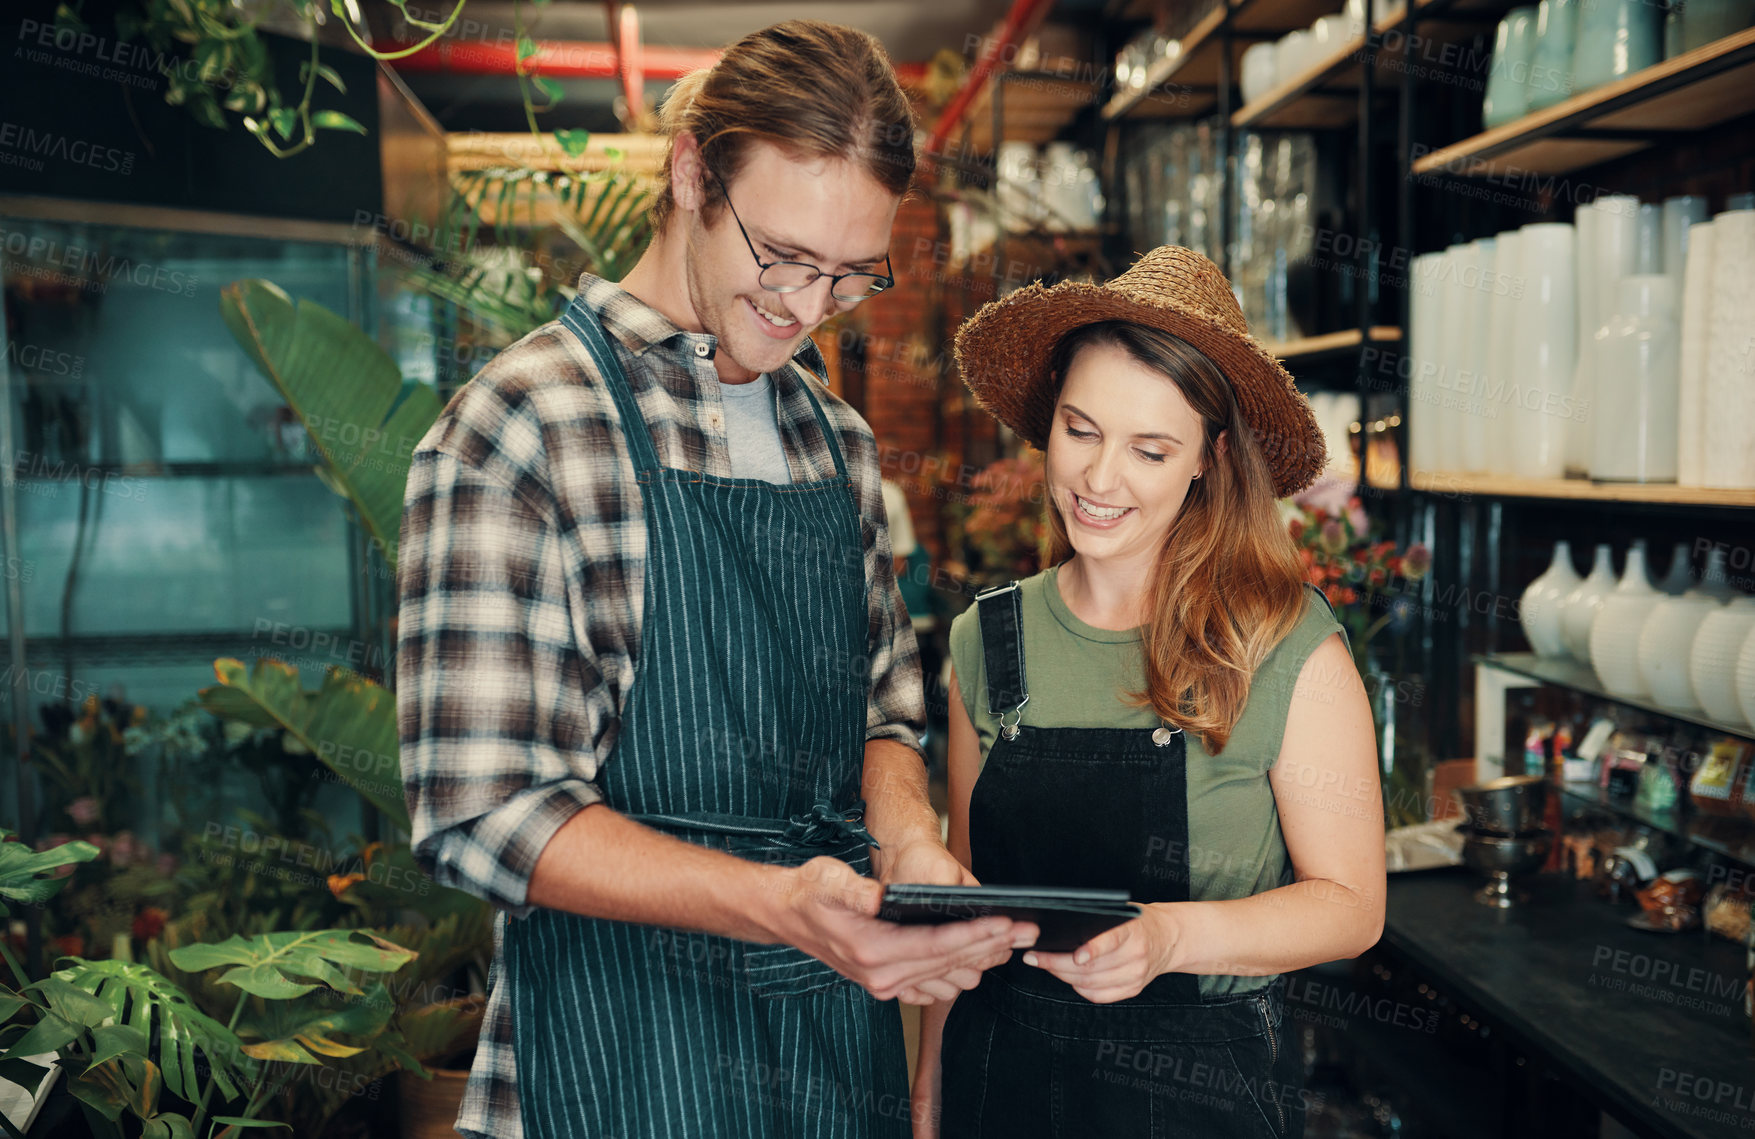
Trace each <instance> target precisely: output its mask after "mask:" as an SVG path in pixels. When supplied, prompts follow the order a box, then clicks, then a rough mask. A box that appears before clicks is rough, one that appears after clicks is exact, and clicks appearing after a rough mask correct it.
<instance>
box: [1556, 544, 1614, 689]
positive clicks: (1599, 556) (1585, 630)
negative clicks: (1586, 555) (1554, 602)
mask: <svg viewBox="0 0 1755 1139" xmlns="http://www.w3.org/2000/svg"><path fill="white" fill-rule="evenodd" d="M1614 588H1615V566H1614V563H1613V561H1612V560H1611V559H1610V557H1609V544H1608V543H1607V542H1599V543H1597V551H1596V555H1595V557H1594V558H1593V559H1592V562H1591V567H1590V575H1589V576H1588V577H1586V578H1585V579H1584V580H1583V581H1581V582H1579V583H1578V584H1577V585H1575V586H1573V587H1572V588H1571V589H1570V590H1568V591H1567V593H1566V596H1565V597H1562V598H1561V599H1560V639H1561V641H1562V642H1563V643H1564V644H1565V646H1566V652H1567V654H1568V655H1570V656H1571V657H1572V659H1574V660H1576V661H1578V662H1579V663H1581V664H1589V663H1590V627H1591V622H1592V621H1594V620H1595V619H1596V615H1597V608H1598V607H1599V606H1601V605H1602V603H1603V598H1604V597H1605V596H1607V595H1608V593H1609V591H1610V590H1611V589H1614Z"/></svg>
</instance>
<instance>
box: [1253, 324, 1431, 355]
mask: <svg viewBox="0 0 1755 1139" xmlns="http://www.w3.org/2000/svg"><path fill="white" fill-rule="evenodd" d="M1401 338H1402V330H1401V329H1399V328H1397V327H1396V326H1395V325H1393V324H1379V325H1373V326H1372V328H1371V340H1372V342H1373V343H1382V342H1385V341H1390V340H1400V339H1401ZM1364 342H1365V338H1364V337H1363V336H1361V335H1359V330H1358V329H1357V328H1345V329H1342V330H1341V331H1339V332H1325V333H1323V334H1322V335H1321V336H1306V337H1304V338H1302V339H1300V340H1283V341H1281V342H1279V343H1278V344H1264V345H1262V347H1263V348H1266V349H1267V350H1268V351H1269V352H1272V353H1273V354H1274V356H1275V357H1277V358H1278V359H1279V360H1280V361H1282V362H1284V363H1292V362H1294V361H1298V360H1307V359H1309V358H1310V357H1312V356H1320V355H1323V354H1325V353H1329V352H1339V351H1343V350H1345V349H1349V348H1357V347H1359V346H1360V345H1361V344H1363V343H1364Z"/></svg>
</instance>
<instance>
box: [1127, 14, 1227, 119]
mask: <svg viewBox="0 0 1755 1139" xmlns="http://www.w3.org/2000/svg"><path fill="white" fill-rule="evenodd" d="M1224 22H1225V5H1224V4H1223V3H1220V4H1216V5H1214V7H1213V10H1212V11H1211V12H1208V13H1207V14H1206V15H1204V16H1202V17H1201V18H1200V19H1199V20H1198V21H1196V22H1195V25H1194V27H1192V28H1190V29H1189V30H1188V31H1187V32H1185V33H1184V34H1183V36H1182V38H1181V39H1180V40H1178V41H1177V51H1176V54H1174V55H1169V56H1165V57H1164V58H1163V59H1158V60H1154V61H1153V62H1152V64H1151V66H1150V67H1148V68H1146V81H1145V84H1144V85H1143V86H1140V87H1131V88H1129V89H1128V90H1126V91H1120V92H1117V93H1116V95H1115V96H1114V97H1113V98H1111V99H1110V100H1109V102H1108V103H1106V104H1104V107H1103V111H1102V117H1103V121H1104V122H1112V121H1114V120H1115V119H1119V118H1121V117H1123V116H1129V117H1134V118H1185V117H1188V116H1191V115H1198V114H1201V113H1203V112H1204V111H1206V110H1208V109H1210V108H1211V107H1212V106H1213V104H1214V103H1215V102H1217V99H1216V98H1215V97H1214V94H1213V91H1214V89H1215V88H1217V87H1218V85H1219V46H1220V37H1219V34H1218V33H1219V28H1220V27H1221V26H1222V25H1223V24H1224ZM1247 46H1248V44H1246V43H1245V44H1238V45H1236V47H1237V52H1236V55H1237V60H1234V61H1233V63H1234V64H1235V63H1236V62H1237V61H1238V60H1241V59H1242V57H1243V52H1242V49H1243V48H1245V47H1247ZM1173 80H1174V82H1175V85H1176V88H1177V89H1176V90H1171V91H1159V90H1158V88H1160V87H1162V86H1164V85H1165V84H1167V83H1170V82H1172V81H1173Z"/></svg>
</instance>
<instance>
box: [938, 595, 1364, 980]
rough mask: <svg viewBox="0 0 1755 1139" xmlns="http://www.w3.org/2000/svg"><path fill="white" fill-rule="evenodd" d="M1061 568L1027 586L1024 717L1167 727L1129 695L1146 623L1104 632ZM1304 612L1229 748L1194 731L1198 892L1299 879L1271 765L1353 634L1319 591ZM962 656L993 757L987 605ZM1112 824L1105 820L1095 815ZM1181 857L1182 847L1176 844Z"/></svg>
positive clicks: (967, 623) (963, 640)
mask: <svg viewBox="0 0 1755 1139" xmlns="http://www.w3.org/2000/svg"><path fill="white" fill-rule="evenodd" d="M1058 570H1059V567H1058V566H1057V567H1055V568H1053V569H1049V570H1045V571H1043V572H1042V573H1039V574H1037V575H1036V576H1034V577H1029V578H1025V579H1024V580H1023V581H1021V582H1019V583H1018V584H1019V587H1020V592H1021V594H1022V597H1021V600H1022V602H1023V636H1024V671H1025V680H1026V684H1027V685H1028V688H1029V692H1030V700H1029V703H1027V704H1025V705H1024V710H1023V719H1022V721H1021V722H1022V723H1023V724H1025V725H1026V726H1028V727H1041V728H1155V727H1157V726H1158V724H1159V720H1158V717H1157V715H1156V714H1155V713H1153V712H1152V710H1151V709H1150V708H1134V707H1130V706H1129V705H1127V704H1126V703H1124V702H1123V694H1124V693H1126V692H1134V691H1138V690H1140V689H1142V688H1143V687H1144V686H1145V674H1144V669H1143V665H1142V663H1141V660H1140V636H1139V630H1138V629H1125V630H1116V629H1099V628H1097V627H1096V626H1094V625H1088V624H1086V623H1085V622H1083V621H1081V620H1079V618H1078V617H1076V616H1075V615H1074V614H1073V612H1072V610H1071V609H1069V608H1067V604H1066V602H1065V601H1064V600H1063V599H1062V598H1061V596H1060V589H1059V586H1058V585H1057V584H1056V575H1057V573H1058ZM1305 601H1306V607H1305V612H1304V616H1303V618H1302V620H1300V621H1299V623H1298V625H1297V626H1296V627H1294V628H1293V630H1292V631H1291V632H1290V633H1288V634H1287V635H1286V636H1285V638H1284V639H1283V640H1281V641H1280V643H1279V644H1278V645H1276V646H1274V648H1273V651H1271V652H1270V653H1268V655H1267V658H1266V659H1265V660H1263V661H1262V663H1261V666H1260V667H1259V668H1258V669H1257V670H1256V673H1255V678H1254V680H1253V681H1252V682H1251V684H1250V690H1249V699H1248V701H1247V702H1246V703H1245V704H1244V707H1243V714H1242V715H1241V716H1240V717H1238V720H1237V726H1236V728H1235V729H1234V730H1233V731H1232V733H1231V738H1230V740H1229V742H1227V743H1226V745H1225V750H1224V752H1223V754H1221V755H1218V756H1211V755H1208V754H1207V751H1206V749H1205V748H1204V747H1202V746H1201V742H1200V740H1199V738H1198V737H1197V736H1195V735H1194V734H1192V733H1190V734H1189V736H1188V740H1187V745H1188V748H1187V756H1188V845H1189V850H1188V852H1187V857H1188V866H1189V877H1190V881H1189V897H1190V898H1191V899H1193V900H1196V901H1217V900H1227V899H1233V898H1247V897H1250V896H1252V895H1254V894H1260V893H1263V892H1265V891H1267V890H1272V889H1275V888H1277V887H1279V886H1283V885H1287V884H1289V883H1290V882H1291V881H1292V865H1291V860H1290V859H1289V858H1288V857H1287V856H1286V842H1285V838H1284V836H1283V835H1282V834H1281V833H1280V815H1279V810H1278V808H1277V807H1276V805H1275V803H1274V792H1273V788H1272V787H1271V786H1270V785H1269V783H1268V771H1269V770H1270V769H1271V768H1272V767H1273V765H1274V763H1275V761H1276V760H1278V758H1279V754H1280V741H1281V740H1282V739H1283V738H1284V736H1285V734H1286V714H1287V712H1288V711H1289V710H1290V708H1291V704H1292V689H1293V687H1294V685H1296V684H1297V681H1298V674H1299V673H1300V672H1301V671H1302V670H1303V668H1304V662H1305V661H1306V660H1308V659H1309V657H1310V654H1311V653H1312V652H1313V651H1315V649H1316V646H1317V645H1319V644H1321V643H1322V642H1323V640H1324V639H1326V638H1327V637H1328V636H1329V635H1330V634H1331V633H1337V632H1338V633H1340V634H1341V636H1342V638H1343V639H1345V637H1346V632H1345V631H1344V630H1343V629H1342V627H1341V624H1340V623H1339V622H1338V621H1336V620H1335V619H1334V617H1333V615H1332V614H1331V613H1330V611H1329V608H1328V606H1327V605H1325V604H1324V603H1323V602H1322V600H1321V599H1320V598H1319V597H1318V595H1316V593H1315V591H1314V590H1311V589H1306V591H1305ZM950 639H951V662H952V664H953V665H954V666H955V668H956V670H957V684H958V687H959V688H960V690H961V693H962V697H963V707H964V708H965V709H967V711H968V713H969V719H970V722H972V723H973V724H974V725H975V732H976V734H977V735H978V736H979V737H980V739H981V756H982V762H983V763H984V764H985V762H986V757H987V754H988V752H989V751H990V750H992V748H993V742H994V740H995V739H996V738H997V737H998V735H999V718H998V717H997V716H991V715H989V714H988V711H987V669H986V663H985V661H984V659H983V657H982V652H981V624H980V617H979V613H978V610H977V607H976V606H973V605H972V606H970V607H969V609H968V610H967V611H965V612H964V613H962V614H960V615H959V616H958V617H957V618H956V620H954V621H952V622H951V638H950ZM1091 825H1092V826H1101V825H1102V820H1100V819H1093V820H1091ZM1172 853H1174V852H1172ZM1272 980H1273V978H1272V977H1232V976H1220V975H1204V976H1202V977H1201V978H1200V988H1201V995H1202V996H1203V997H1218V996H1227V995H1231V994H1236V993H1243V992H1249V991H1252V990H1254V989H1257V988H1261V987H1263V986H1265V985H1267V984H1268V983H1269V982H1271V981H1272Z"/></svg>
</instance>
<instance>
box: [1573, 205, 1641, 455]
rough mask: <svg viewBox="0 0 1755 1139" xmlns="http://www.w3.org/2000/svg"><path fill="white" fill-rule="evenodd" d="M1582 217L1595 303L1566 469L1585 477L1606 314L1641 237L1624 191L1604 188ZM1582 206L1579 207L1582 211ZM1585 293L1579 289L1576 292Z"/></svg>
mask: <svg viewBox="0 0 1755 1139" xmlns="http://www.w3.org/2000/svg"><path fill="white" fill-rule="evenodd" d="M1588 209H1589V211H1590V220H1589V221H1588V222H1587V223H1586V229H1587V230H1588V236H1589V237H1590V238H1591V242H1592V246H1593V248H1592V251H1591V254H1590V257H1589V269H1590V271H1591V284H1590V288H1589V295H1590V299H1591V302H1592V305H1593V309H1592V311H1591V312H1590V314H1589V316H1588V318H1585V317H1581V319H1580V322H1579V324H1580V328H1579V334H1578V359H1577V361H1576V370H1575V371H1574V373H1573V377H1572V409H1573V413H1572V417H1571V419H1570V420H1568V422H1567V425H1566V474H1567V475H1569V476H1571V477H1573V478H1585V477H1587V476H1588V475H1589V474H1590V463H1591V459H1592V458H1593V457H1594V452H1595V432H1596V419H1597V415H1596V387H1597V375H1598V372H1599V371H1600V369H1601V363H1600V361H1601V359H1602V351H1601V346H1602V343H1603V341H1605V340H1607V339H1608V336H1609V327H1608V325H1609V320H1610V318H1611V317H1613V316H1614V315H1615V288H1616V285H1617V284H1618V283H1619V282H1620V280H1621V278H1622V277H1626V276H1630V275H1631V274H1632V273H1633V267H1634V258H1635V253H1636V246H1637V244H1638V238H1639V199H1638V198H1635V197H1632V196H1631V195H1628V194H1606V195H1604V196H1602V197H1600V198H1598V199H1597V200H1596V201H1594V202H1592V203H1591V204H1590V206H1589V207H1588ZM1580 212H1582V211H1580ZM1580 295H1581V296H1583V295H1584V293H1583V292H1581V293H1580Z"/></svg>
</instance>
